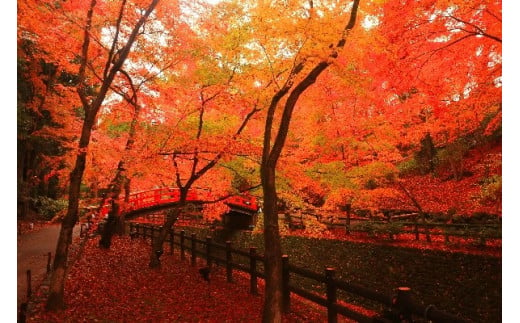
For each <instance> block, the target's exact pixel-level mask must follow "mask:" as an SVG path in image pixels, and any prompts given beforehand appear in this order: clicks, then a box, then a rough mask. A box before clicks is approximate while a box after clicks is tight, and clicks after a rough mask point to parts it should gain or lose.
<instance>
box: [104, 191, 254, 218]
mask: <svg viewBox="0 0 520 323" xmlns="http://www.w3.org/2000/svg"><path fill="white" fill-rule="evenodd" d="M180 196H181V194H180V189H179V188H176V187H174V188H171V187H162V188H156V189H152V190H149V191H143V192H136V193H132V194H130V196H129V199H128V202H126V203H122V207H121V210H120V212H121V213H126V212H131V211H135V210H139V209H144V208H148V207H151V206H156V205H160V204H167V203H174V202H178V201H179V199H180ZM211 199H212V197H211V193H210V192H209V191H208V190H204V189H190V190H189V191H188V195H187V197H186V201H187V202H194V201H206V200H211ZM225 202H226V203H228V204H230V205H234V206H238V207H240V208H244V209H247V210H252V211H255V212H256V210H258V205H257V202H256V198H254V197H253V196H239V195H235V196H231V197H229V198H228V199H226V200H225ZM110 208H111V203H110V201H108V202H106V203H105V204H104V205H103V207H101V209H100V211H99V215H100V216H101V218H104V217H105V216H106V215H107V214H108V212H109V211H110Z"/></svg>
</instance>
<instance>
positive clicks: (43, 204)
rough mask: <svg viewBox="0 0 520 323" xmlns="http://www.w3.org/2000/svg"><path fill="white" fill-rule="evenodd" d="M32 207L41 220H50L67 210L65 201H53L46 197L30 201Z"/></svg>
mask: <svg viewBox="0 0 520 323" xmlns="http://www.w3.org/2000/svg"><path fill="white" fill-rule="evenodd" d="M32 203H33V205H34V207H35V208H36V210H37V212H38V214H39V215H40V216H41V218H42V220H45V221H49V220H52V219H53V218H54V217H55V216H56V215H58V214H59V213H60V212H62V211H64V210H65V209H66V208H67V205H68V202H67V201H66V200H54V199H51V198H49V197H46V196H38V197H36V198H35V199H33V200H32Z"/></svg>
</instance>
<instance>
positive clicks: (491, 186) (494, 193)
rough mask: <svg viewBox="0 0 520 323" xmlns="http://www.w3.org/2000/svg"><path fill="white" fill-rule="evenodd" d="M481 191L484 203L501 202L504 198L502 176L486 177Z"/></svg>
mask: <svg viewBox="0 0 520 323" xmlns="http://www.w3.org/2000/svg"><path fill="white" fill-rule="evenodd" d="M480 192H481V193H480V199H481V201H482V202H483V203H488V202H491V203H492V202H500V201H501V200H502V176H500V175H494V176H492V177H488V178H485V179H484V180H483V183H482V187H481V191H480Z"/></svg>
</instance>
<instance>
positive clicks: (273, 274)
mask: <svg viewBox="0 0 520 323" xmlns="http://www.w3.org/2000/svg"><path fill="white" fill-rule="evenodd" d="M261 176H262V188H263V193H264V209H263V210H264V241H265V246H266V248H265V253H264V257H265V274H266V277H265V298H264V308H263V315H262V321H263V322H266V323H267V322H281V321H282V250H281V239H280V231H279V228H278V208H277V196H276V189H275V187H276V186H275V185H276V183H275V170H274V167H268V166H263V167H262V174H261Z"/></svg>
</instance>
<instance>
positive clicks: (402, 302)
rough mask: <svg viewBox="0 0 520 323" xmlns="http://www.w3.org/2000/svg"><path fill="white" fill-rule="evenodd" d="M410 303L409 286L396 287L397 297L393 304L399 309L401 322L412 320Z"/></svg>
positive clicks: (410, 291)
mask: <svg viewBox="0 0 520 323" xmlns="http://www.w3.org/2000/svg"><path fill="white" fill-rule="evenodd" d="M411 303H412V290H411V289H410V288H409V287H399V288H397V298H396V301H395V305H396V306H397V309H398V310H399V317H400V319H401V322H411V321H412V312H411Z"/></svg>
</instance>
